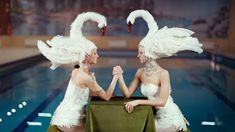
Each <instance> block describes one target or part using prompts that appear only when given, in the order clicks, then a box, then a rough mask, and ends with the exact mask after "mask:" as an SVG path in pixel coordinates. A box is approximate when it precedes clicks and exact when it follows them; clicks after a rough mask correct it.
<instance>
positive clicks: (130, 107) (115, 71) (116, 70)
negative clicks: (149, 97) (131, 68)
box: [113, 65, 139, 113]
mask: <svg viewBox="0 0 235 132" xmlns="http://www.w3.org/2000/svg"><path fill="white" fill-rule="evenodd" d="M122 74H123V70H122V68H121V66H119V65H118V66H115V67H113V76H116V77H118V78H119V77H121V76H122ZM121 90H122V89H121ZM124 104H125V109H126V111H127V112H128V113H132V112H133V110H134V107H135V106H137V105H139V101H138V100H134V101H129V102H125V103H124Z"/></svg>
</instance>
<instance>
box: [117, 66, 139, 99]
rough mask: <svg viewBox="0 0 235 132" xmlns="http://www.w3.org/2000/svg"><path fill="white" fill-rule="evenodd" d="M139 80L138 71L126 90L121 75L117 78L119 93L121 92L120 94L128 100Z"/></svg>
mask: <svg viewBox="0 0 235 132" xmlns="http://www.w3.org/2000/svg"><path fill="white" fill-rule="evenodd" d="M120 68H121V67H120ZM119 70H120V69H119ZM121 70H122V69H121ZM139 78H140V70H138V71H137V72H136V75H135V77H134V79H133V81H132V82H131V84H130V86H129V87H128V88H127V86H126V83H125V81H124V78H123V75H122V74H121V75H120V76H119V78H118V82H119V86H120V88H121V91H122V93H123V94H124V96H125V97H127V98H129V97H130V96H131V95H132V94H133V93H134V91H135V90H136V88H137V87H138V85H139V82H140V81H139V80H140V79H139Z"/></svg>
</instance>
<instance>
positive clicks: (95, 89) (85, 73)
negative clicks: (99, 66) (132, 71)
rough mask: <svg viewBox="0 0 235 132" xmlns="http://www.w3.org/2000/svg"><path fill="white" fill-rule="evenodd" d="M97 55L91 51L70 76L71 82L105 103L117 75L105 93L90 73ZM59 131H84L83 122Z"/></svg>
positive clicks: (112, 89)
mask: <svg viewBox="0 0 235 132" xmlns="http://www.w3.org/2000/svg"><path fill="white" fill-rule="evenodd" d="M98 58H99V55H98V53H97V49H93V50H92V51H91V54H90V55H86V57H85V60H84V61H83V64H84V65H83V66H81V67H80V68H79V69H74V70H73V71H72V74H71V80H72V82H73V83H74V84H75V85H77V86H78V87H80V88H89V90H90V91H91V94H92V95H94V96H98V97H100V98H102V99H104V100H106V101H108V100H110V98H111V97H112V95H113V92H114V89H115V86H116V83H117V80H118V75H113V79H112V81H111V83H110V85H109V87H108V89H107V90H106V91H104V90H103V88H102V87H101V86H100V85H99V84H98V83H97V81H96V79H95V76H94V74H93V73H90V66H91V65H93V64H96V63H97V59H98ZM58 128H59V129H61V130H63V131H66V132H73V131H76V132H77V131H79V132H83V131H84V122H82V121H81V126H74V127H70V128H67V127H60V126H58Z"/></svg>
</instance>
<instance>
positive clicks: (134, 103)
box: [124, 100, 139, 113]
mask: <svg viewBox="0 0 235 132" xmlns="http://www.w3.org/2000/svg"><path fill="white" fill-rule="evenodd" d="M124 104H125V109H126V111H127V112H128V113H131V112H132V111H133V110H134V107H135V106H137V105H139V101H138V100H134V101H129V102H125V103H124Z"/></svg>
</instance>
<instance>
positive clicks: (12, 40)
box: [0, 0, 235, 132]
mask: <svg viewBox="0 0 235 132" xmlns="http://www.w3.org/2000/svg"><path fill="white" fill-rule="evenodd" d="M136 9H145V10H148V11H149V12H150V13H151V14H152V15H153V16H154V18H155V21H156V22H157V25H158V26H159V28H162V27H164V26H168V27H182V28H187V29H190V30H192V31H194V32H195V34H194V36H195V37H198V39H199V41H200V42H201V43H202V44H203V50H204V52H203V53H202V54H196V53H193V52H190V51H186V52H180V53H178V54H177V56H172V57H168V58H163V59H160V60H158V62H159V64H160V65H161V66H162V67H164V68H166V69H167V70H169V72H170V75H171V85H172V96H173V98H174V99H175V102H176V103H177V104H178V105H179V107H180V109H181V110H182V112H183V114H184V115H185V117H186V118H187V119H188V121H189V122H190V124H191V125H190V127H189V128H190V130H191V131H192V132H198V131H201V132H204V131H205V132H209V131H210V132H220V131H223V132H231V131H234V129H235V127H234V124H233V118H234V117H235V90H234V89H235V43H234V42H235V1H232V0H86V1H85V0H46V1H42V0H1V1H0V131H2V130H4V131H40V132H41V131H46V129H47V127H48V126H49V122H50V118H51V115H52V114H53V112H54V110H55V108H56V106H57V105H58V104H59V102H60V101H61V100H62V98H63V95H64V92H65V90H66V87H67V83H68V79H69V77H70V72H71V69H72V67H73V66H71V65H66V66H63V67H60V68H58V69H57V70H55V71H51V70H50V69H49V66H50V63H49V62H48V61H47V60H46V59H45V58H44V57H43V56H42V55H41V54H40V53H39V52H38V49H37V47H36V43H37V40H43V41H46V40H50V39H51V38H52V37H53V36H55V35H62V36H68V35H69V30H70V25H71V23H72V22H73V21H74V19H75V18H76V16H77V15H78V14H79V13H82V12H87V11H94V12H98V13H100V14H103V15H104V16H106V17H107V23H108V26H107V32H106V35H105V36H101V32H100V29H99V28H98V26H97V23H95V22H92V21H87V22H86V23H84V25H83V28H82V31H83V35H84V36H86V38H87V39H89V40H91V41H93V42H94V43H95V44H96V45H97V47H98V48H99V49H98V52H99V54H100V56H101V57H100V59H99V60H98V63H97V65H96V66H94V69H93V70H94V72H95V74H96V78H97V79H98V81H99V83H100V84H101V85H102V86H103V87H104V88H106V87H108V85H109V83H110V81H111V77H112V76H111V72H112V67H113V66H115V65H117V64H119V65H122V66H123V67H124V69H125V70H126V71H125V72H124V76H125V79H126V81H127V84H128V83H129V82H130V81H131V80H132V78H133V76H134V75H135V71H136V69H137V68H138V67H140V66H141V65H140V64H139V62H138V59H137V58H136V56H137V47H138V44H139V42H140V41H141V39H142V38H143V37H144V36H145V35H146V34H147V32H148V30H149V29H148V26H147V23H146V22H145V21H144V20H143V19H142V18H138V19H136V21H135V24H134V25H133V27H132V32H131V33H128V32H127V22H126V18H127V16H128V15H129V13H130V12H131V11H133V10H136ZM115 96H122V94H121V92H120V91H119V88H118V85H117V89H116V90H115ZM134 96H142V95H141V93H140V92H139V91H138V90H137V91H136V93H135V95H134ZM43 114H44V116H42V115H43ZM45 115H46V116H45ZM32 122H33V123H32Z"/></svg>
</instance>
